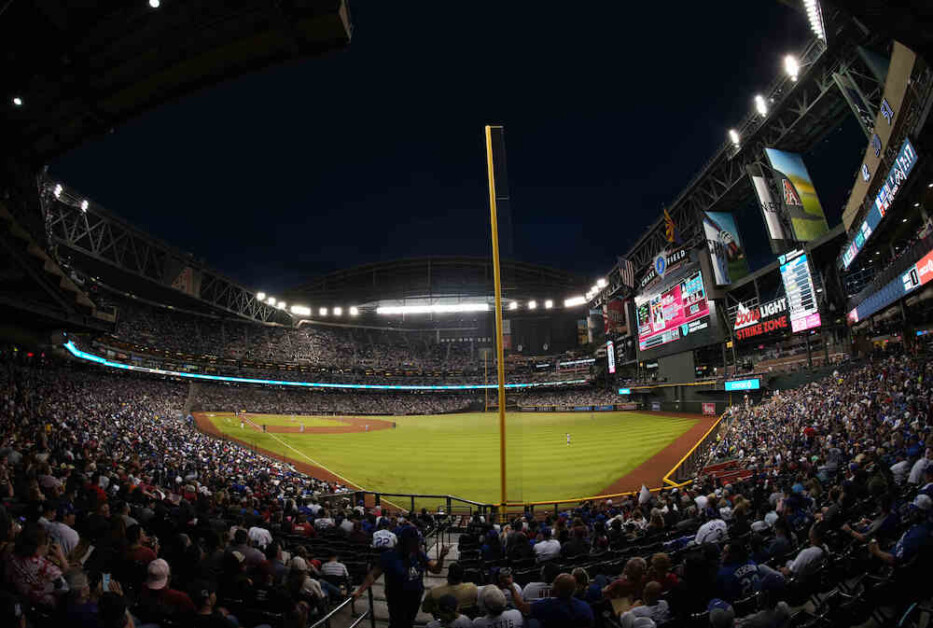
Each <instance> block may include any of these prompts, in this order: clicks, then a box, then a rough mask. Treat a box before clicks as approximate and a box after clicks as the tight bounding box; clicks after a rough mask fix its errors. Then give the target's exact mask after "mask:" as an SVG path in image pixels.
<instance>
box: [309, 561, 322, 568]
mask: <svg viewBox="0 0 933 628" xmlns="http://www.w3.org/2000/svg"><path fill="white" fill-rule="evenodd" d="M311 566H312V567H314V568H315V569H320V568H321V561H319V560H318V559H317V558H315V559H314V560H312V561H311Z"/></svg>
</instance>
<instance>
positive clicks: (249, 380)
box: [65, 340, 586, 390]
mask: <svg viewBox="0 0 933 628" xmlns="http://www.w3.org/2000/svg"><path fill="white" fill-rule="evenodd" d="M65 349H67V350H68V352H69V353H71V355H73V356H74V357H76V358H78V359H80V360H87V361H88V362H95V363H97V364H100V365H102V366H109V367H111V368H116V369H123V370H124V371H137V372H140V373H152V374H154V375H170V376H172V377H187V378H188V379H202V380H209V381H213V382H233V383H235V384H260V385H262V386H295V387H298V388H344V389H351V390H483V389H487V388H488V389H494V388H497V385H496V384H450V385H442V386H415V385H408V384H335V383H331V382H290V381H285V380H277V379H258V378H253V377H229V376H226V375H205V374H204V373H186V372H185V371H166V370H164V369H153V368H149V367H146V366H135V365H133V364H123V363H122V362H114V361H113V360H108V359H107V358H102V357H100V356H99V355H94V354H93V353H88V352H87V351H82V350H81V349H79V348H77V347H76V346H75V344H74V342H73V341H71V340H69V341H68V342H66V343H65ZM585 383H586V380H585V379H571V380H567V381H563V382H528V383H520V384H506V385H505V387H506V388H513V389H514V388H543V387H547V386H561V385H564V384H585Z"/></svg>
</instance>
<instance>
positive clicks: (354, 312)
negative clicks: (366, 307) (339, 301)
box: [350, 305, 360, 316]
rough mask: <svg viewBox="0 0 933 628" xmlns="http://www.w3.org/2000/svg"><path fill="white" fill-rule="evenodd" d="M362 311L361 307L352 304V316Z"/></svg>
mask: <svg viewBox="0 0 933 628" xmlns="http://www.w3.org/2000/svg"><path fill="white" fill-rule="evenodd" d="M359 313H360V311H359V309H357V307H356V306H355V305H351V306H350V316H356V315H358V314H359Z"/></svg>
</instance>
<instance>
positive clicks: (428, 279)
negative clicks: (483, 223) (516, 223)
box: [284, 257, 592, 305]
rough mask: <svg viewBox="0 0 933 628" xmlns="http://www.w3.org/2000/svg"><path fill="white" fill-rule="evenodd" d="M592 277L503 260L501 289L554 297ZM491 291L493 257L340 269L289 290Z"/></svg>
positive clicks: (327, 294) (377, 294) (394, 294)
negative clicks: (587, 277)
mask: <svg viewBox="0 0 933 628" xmlns="http://www.w3.org/2000/svg"><path fill="white" fill-rule="evenodd" d="M589 283H592V282H590V281H587V280H586V279H585V278H583V277H580V276H578V275H575V274H573V273H569V272H565V271H562V270H556V269H553V268H549V267H547V266H538V265H536V264H528V263H525V262H515V261H509V260H503V261H502V294H503V297H506V298H510V299H536V298H545V297H548V298H553V299H554V300H555V301H558V300H563V299H564V298H566V297H569V296H573V295H577V294H580V295H582V294H583V293H585V292H586V290H587V288H588V287H589ZM492 293H493V270H492V260H491V259H488V258H483V257H420V258H413V259H402V260H395V261H389V262H377V263H374V264H364V265H362V266H356V267H354V268H349V269H346V270H339V271H336V272H333V273H330V274H327V275H324V276H322V277H319V278H317V279H314V280H312V281H310V282H308V283H307V284H304V285H302V286H299V287H296V288H294V289H293V290H289V291H287V293H286V294H285V295H284V296H286V297H287V298H288V299H289V301H290V302H298V301H306V302H311V303H326V302H334V303H351V302H352V303H356V304H358V305H364V304H367V303H372V302H375V301H383V300H398V299H420V298H426V297H428V298H430V297H476V296H490V295H492Z"/></svg>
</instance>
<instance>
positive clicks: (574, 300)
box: [564, 297, 586, 307]
mask: <svg viewBox="0 0 933 628" xmlns="http://www.w3.org/2000/svg"><path fill="white" fill-rule="evenodd" d="M578 305H586V297H569V298H567V299H564V307H576V306H578Z"/></svg>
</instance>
